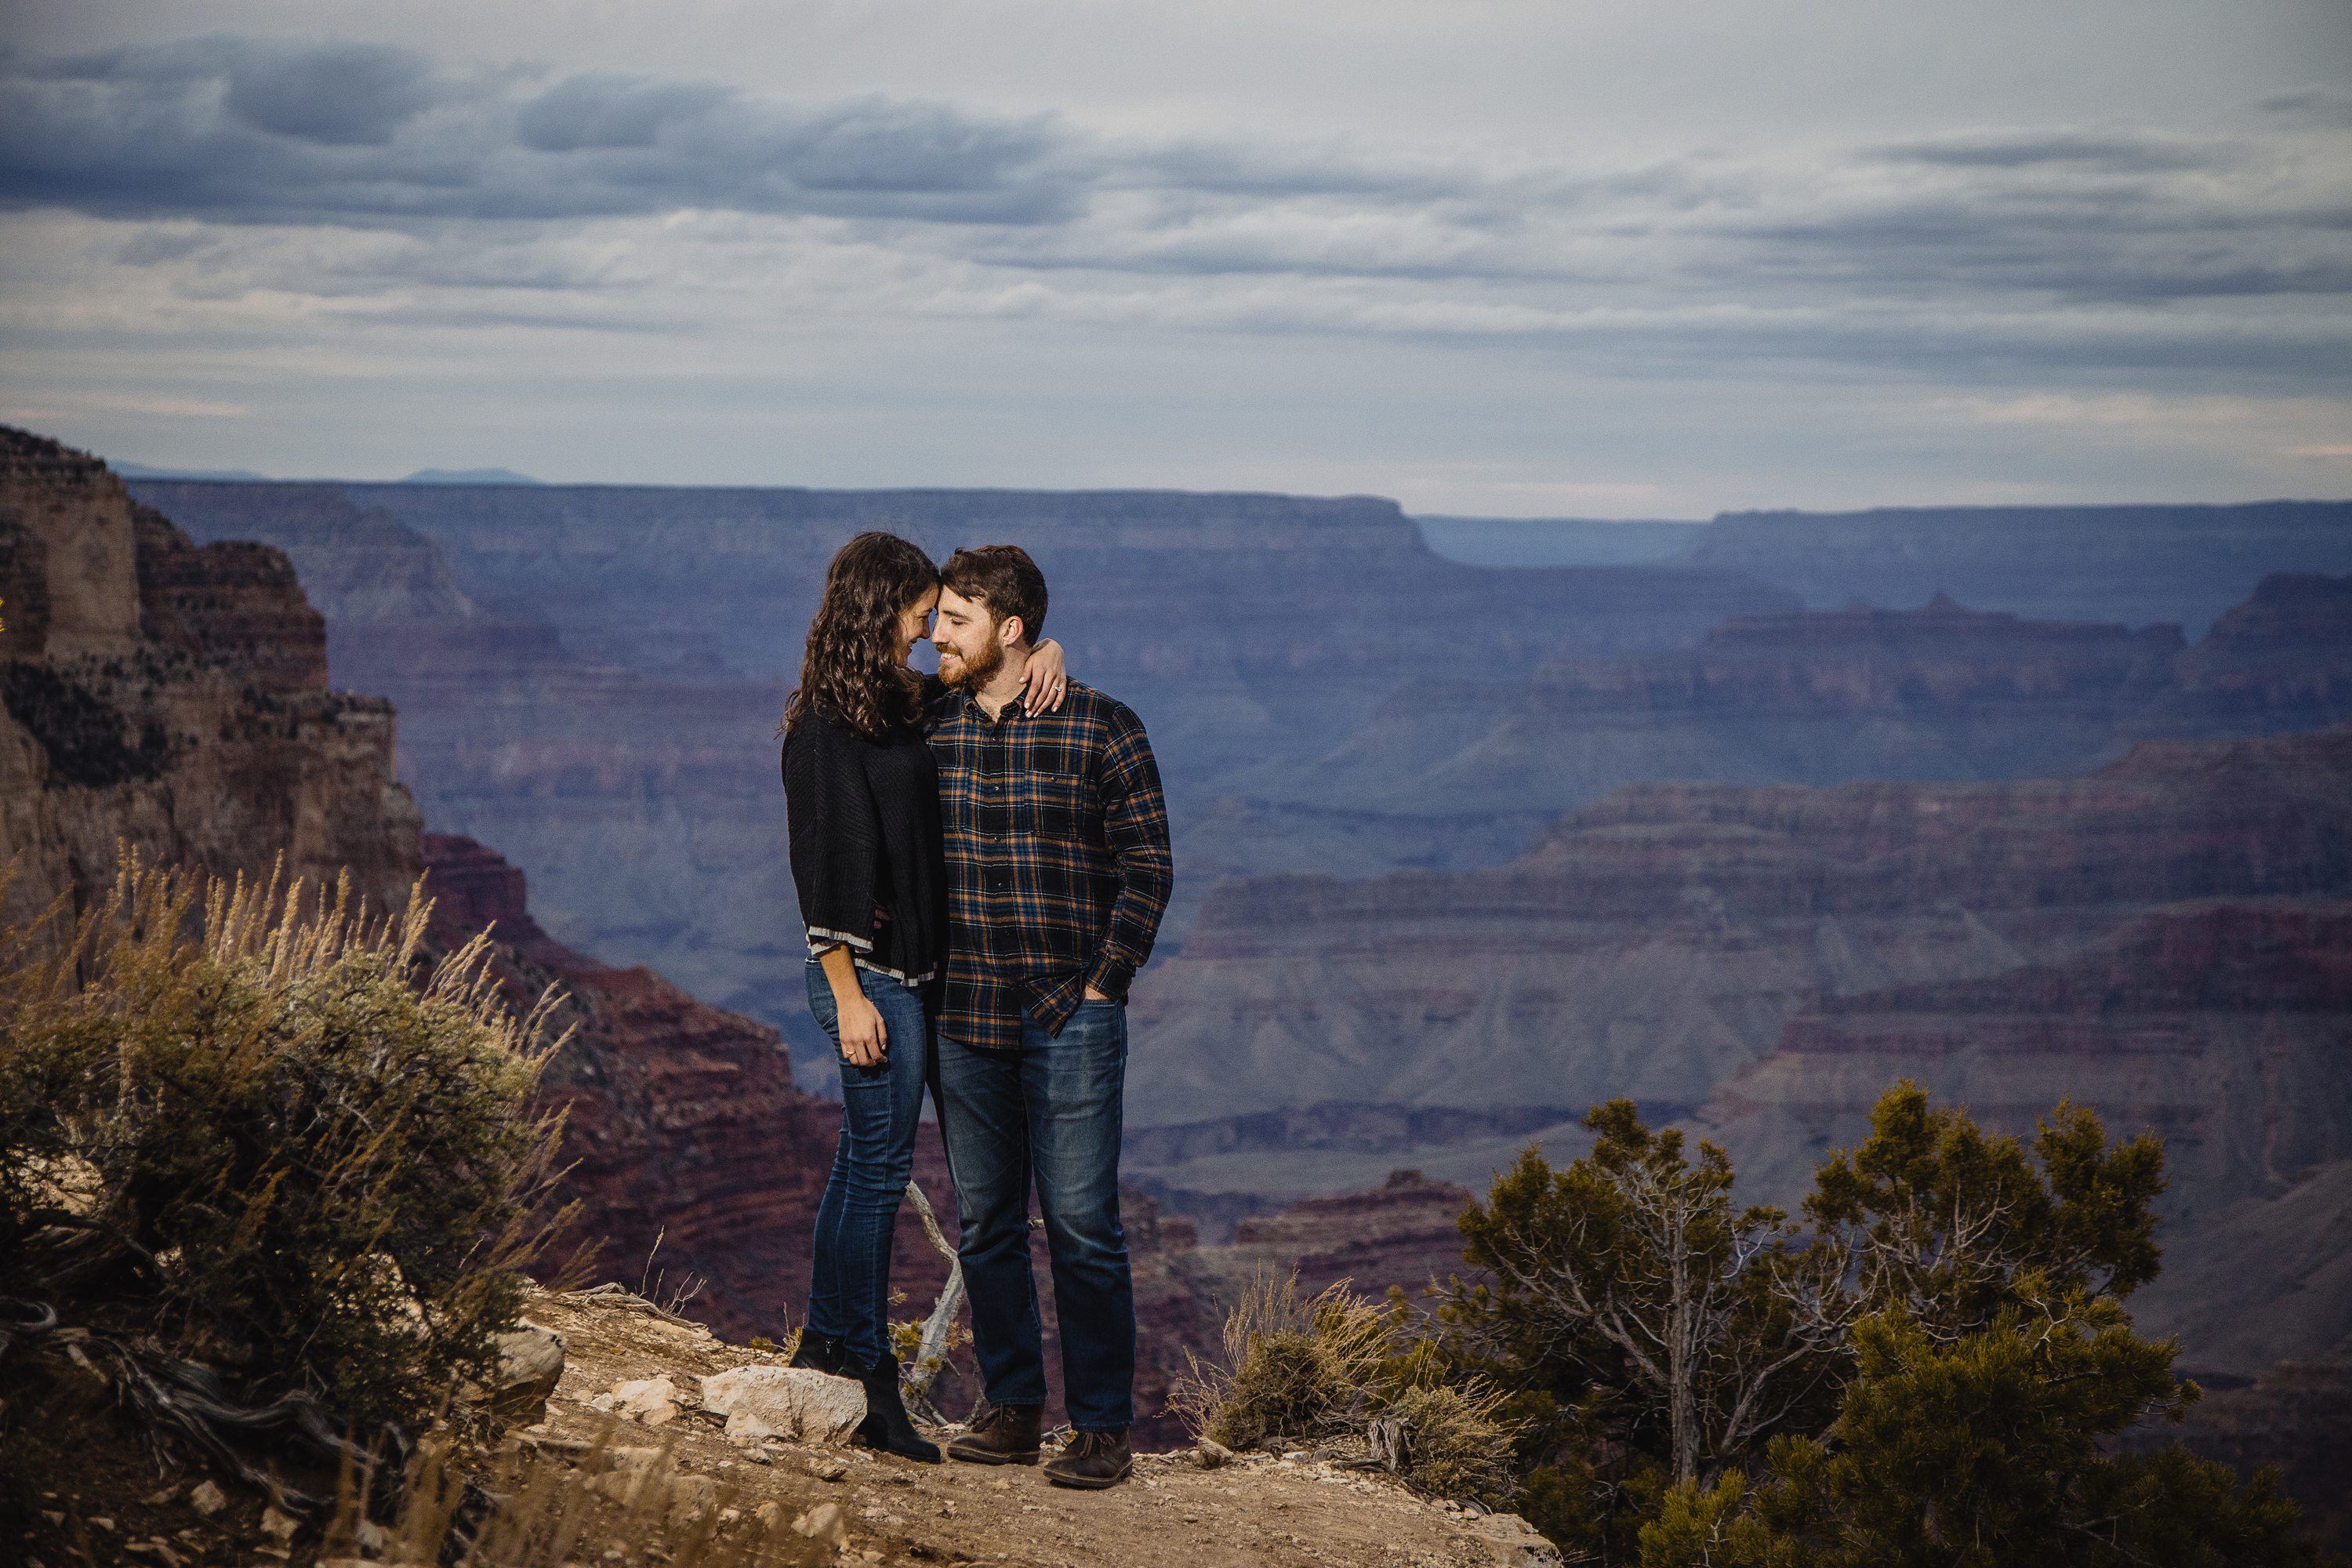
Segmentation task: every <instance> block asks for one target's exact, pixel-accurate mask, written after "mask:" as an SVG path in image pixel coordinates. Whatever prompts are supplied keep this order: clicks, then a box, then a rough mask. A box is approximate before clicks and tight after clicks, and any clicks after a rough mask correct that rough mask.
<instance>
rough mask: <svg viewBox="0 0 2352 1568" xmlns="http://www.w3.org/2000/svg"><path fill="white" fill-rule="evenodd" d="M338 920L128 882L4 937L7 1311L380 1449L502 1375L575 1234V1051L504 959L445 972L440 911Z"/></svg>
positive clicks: (137, 873)
mask: <svg viewBox="0 0 2352 1568" xmlns="http://www.w3.org/2000/svg"><path fill="white" fill-rule="evenodd" d="M321 903H322V901H321V900H317V899H306V898H305V896H304V892H303V889H301V887H300V885H299V884H297V885H296V886H295V887H294V888H292V889H289V890H284V891H282V892H281V890H280V889H279V888H278V884H277V881H276V879H272V880H271V882H270V883H269V884H268V886H266V887H247V886H245V885H243V884H242V883H238V884H236V885H234V886H231V885H224V884H222V883H220V882H213V883H211V884H209V885H206V884H205V883H204V882H202V881H201V880H200V879H196V878H194V877H192V876H188V875H184V874H180V873H175V872H171V871H160V870H155V869H151V868H143V867H142V866H140V865H139V864H138V863H137V862H136V861H135V860H126V861H125V862H124V864H123V865H122V867H121V869H120V872H119V875H118V878H117V881H116V884H115V887H114V890H113V892H112V894H111V895H110V897H109V898H108V899H106V900H103V901H102V903H100V905H99V906H98V907H96V908H94V909H92V910H89V912H88V913H87V914H86V915H84V916H83V917H81V918H80V919H79V920H78V921H74V920H68V919H67V918H66V916H65V914H64V913H63V911H62V910H52V911H51V912H50V915H49V916H48V917H47V919H46V920H45V921H43V922H41V923H40V924H38V925H36V926H34V927H32V928H28V929H25V930H16V931H8V932H6V933H5V934H4V935H0V1254H5V1255H6V1256H8V1257H9V1258H11V1259H12V1260H14V1261H13V1262H12V1267H11V1269H10V1271H9V1272H10V1277H9V1279H8V1281H7V1283H6V1284H5V1287H0V1289H5V1292H6V1293H7V1294H8V1295H10V1296H11V1297H14V1298H16V1299H18V1300H22V1301H26V1302H30V1303H33V1304H34V1306H35V1307H36V1308H43V1307H45V1308H47V1309H53V1310H55V1311H56V1312H57V1314H58V1318H59V1319H60V1320H61V1321H62V1322H63V1323H65V1324H67V1325H69V1326H79V1327H82V1328H86V1329H87V1330H89V1331H90V1332H91V1333H92V1334H95V1335H100V1336H104V1337H106V1339H107V1340H108V1342H112V1343H118V1344H121V1345H124V1346H131V1345H137V1346H140V1347H144V1349H143V1350H142V1352H141V1353H146V1352H152V1353H154V1354H157V1355H161V1356H163V1357H168V1358H176V1359H177V1360H178V1361H180V1362H185V1363H198V1364H199V1365H200V1366H201V1367H203V1368H205V1369H209V1370H208V1375H216V1376H217V1377H218V1379H219V1380H220V1385H221V1386H222V1387H223V1388H225V1389H226V1390H230V1391H233V1394H234V1396H235V1398H236V1400H238V1401H242V1402H244V1403H247V1404H248V1405H252V1404H260V1403H263V1402H266V1401H269V1400H272V1399H276V1398H278V1397H279V1396H280V1395H286V1394H307V1395H310V1396H312V1397H313V1398H315V1399H317V1400H318V1401H320V1403H321V1404H322V1405H324V1406H325V1408H326V1409H327V1411H329V1412H330V1413H331V1417H332V1419H333V1421H334V1422H335V1423H336V1424H337V1425H338V1426H341V1427H343V1428H344V1429H346V1430H351V1431H354V1432H360V1433H366V1432H370V1431H377V1430H381V1429H382V1428H383V1427H384V1426H386V1425H388V1424H413V1423H416V1422H420V1421H423V1420H425V1419H428V1418H431V1417H433V1416H434V1415H436V1412H440V1411H442V1410H443V1409H445V1408H446V1406H447V1405H448V1404H449V1402H450V1401H451V1399H452V1396H453V1394H455V1393H456V1392H457V1391H458V1390H460V1389H461V1388H463V1387H464V1386H465V1385H466V1384H468V1383H477V1384H479V1383H484V1382H487V1381H488V1378H489V1376H490V1375H491V1373H493V1372H494V1370H495V1367H496V1364H497V1357H498V1345H497V1336H498V1335H499V1333H500V1332H501V1331H505V1330H506V1329H508V1328H509V1327H511V1326H512V1324H513V1323H514V1321H515V1318H516V1315H517V1312H518V1309H519V1306H520V1299H521V1290H522V1288H523V1280H522V1272H521V1271H522V1268H523V1267H524V1266H525V1265H526V1264H527V1263H529V1262H530V1259H531V1258H533V1257H534V1256H535V1255H536V1253H537V1252H538V1251H539V1250H540V1248H541V1246H542V1245H543V1244H544V1242H545V1241H546V1240H547V1239H548V1238H549V1237H550V1236H551V1234H552V1232H553V1230H554V1229H555V1228H556V1227H558V1226H560V1225H561V1224H562V1221H563V1219H564V1218H565V1217H566V1216H565V1215H562V1214H560V1213H552V1212H551V1206H552V1205H551V1202H550V1199H549V1194H550V1191H551V1180H552V1177H551V1159H552V1157H553V1153H554V1150H555V1147H556V1142H557V1140H558V1137H559V1135H560V1132H561V1124H560V1119H558V1118H556V1117H551V1116H549V1115H546V1114H544V1113H542V1112H541V1111H540V1110H536V1109H534V1107H533V1103H532V1093H533V1089H534V1087H535V1086H536V1084H537V1081H538V1079H539V1075H540V1071H541V1066H542V1065H543V1063H544V1062H545V1061H546V1059H547V1057H548V1055H549V1054H550V1052H551V1051H552V1050H553V1049H554V1048H555V1044H552V1043H550V1042H549V1041H548V1040H547V1039H545V1038H544V1037H543V1036H544V1031H543V1028H542V1023H543V1020H544V1017H545V1016H546V1004H542V1005H541V1009H540V1010H538V1011H536V1012H534V1013H533V1014H531V1015H530V1016H528V1017H523V1018H518V1017H516V1016H513V1015H512V1013H511V1012H510V1011H509V1008H508V1007H507V1005H505V1003H504V1001H503V1000H502V998H501V997H500V995H499V993H498V991H497V989H496V987H495V984H494V983H493V981H492V978H491V976H490V973H489V971H488V954H487V950H486V947H485V945H484V944H483V943H482V942H479V941H477V942H474V943H473V944H471V945H469V946H467V947H466V948H464V949H462V950H461V951H459V952H455V953H452V954H449V955H448V956H447V957H446V958H445V959H443V960H442V961H441V962H440V963H438V964H437V965H432V966H430V968H429V973H425V965H424V960H423V958H422V956H421V953H420V948H421V946H422V943H423V941H424V937H425V921H426V918H427V913H428V906H426V905H425V903H424V902H423V901H422V900H421V897H416V896H412V900H411V903H410V906H409V908H408V909H407V910H406V911H405V912H404V914H402V915H400V916H398V917H395V918H392V919H388V920H371V919H369V918H367V916H366V913H365V911H364V910H363V909H356V908H354V907H353V903H352V898H351V895H350V889H349V887H348V884H347V883H346V885H344V886H343V887H341V888H339V889H338V890H337V892H336V894H335V896H334V897H333V898H332V900H325V901H323V907H321ZM420 977H421V978H422V982H423V983H422V984H419V983H418V981H419V979H420ZM556 1043H560V1042H556ZM32 1353H34V1352H32V1351H31V1350H29V1349H27V1348H26V1347H25V1346H23V1345H20V1346H19V1347H17V1348H16V1351H15V1352H14V1354H12V1356H11V1359H12V1360H17V1359H20V1358H22V1357H24V1356H26V1355H29V1354H32Z"/></svg>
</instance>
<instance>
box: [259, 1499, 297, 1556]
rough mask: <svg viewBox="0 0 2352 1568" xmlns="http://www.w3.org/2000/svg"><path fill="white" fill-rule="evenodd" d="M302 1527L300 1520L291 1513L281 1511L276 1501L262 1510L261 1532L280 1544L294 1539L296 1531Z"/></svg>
mask: <svg viewBox="0 0 2352 1568" xmlns="http://www.w3.org/2000/svg"><path fill="white" fill-rule="evenodd" d="M301 1528H302V1521H300V1520H299V1519H296V1518H295V1517H294V1516H293V1515H292V1514H290V1513H283V1512H280V1511H279V1510H278V1505H277V1504H276V1503H271V1504H270V1505H269V1506H268V1508H265V1509H263V1510H261V1533H262V1534H264V1535H266V1536H268V1537H269V1539H270V1540H272V1541H275V1542H278V1545H280V1546H283V1545H285V1544H286V1543H287V1542H289V1541H291V1540H293V1539H294V1532H295V1531H298V1530H299V1529H301Z"/></svg>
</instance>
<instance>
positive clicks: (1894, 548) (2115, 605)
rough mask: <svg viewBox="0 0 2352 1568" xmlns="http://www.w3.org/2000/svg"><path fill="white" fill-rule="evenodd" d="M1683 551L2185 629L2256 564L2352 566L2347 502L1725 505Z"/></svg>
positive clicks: (1876, 596)
mask: <svg viewBox="0 0 2352 1568" xmlns="http://www.w3.org/2000/svg"><path fill="white" fill-rule="evenodd" d="M1683 558H1684V559H1685V560H1687V561H1692V562H1697V563H1706V564H1708V565H1713V566H1721V567H1728V568H1731V569H1734V570H1738V571H1745V572H1753V573H1755V574H1757V575H1759V576H1761V577H1763V578H1765V579H1766V580H1767V581H1769V582H1774V583H1781V584H1787V585H1788V586H1790V587H1791V588H1794V589H1796V590H1798V591H1799V592H1800V593H1801V594H1803V595H1804V596H1805V602H1806V603H1808V604H1810V605H1820V606H1828V605H1843V604H1847V603H1850V602H1851V601H1853V600H1854V599H1856V598H1860V599H1862V600H1864V601H1865V602H1867V603H1870V604H1874V605H1916V604H1919V603H1921V602H1923V601H1925V600H1926V599H1927V598H1928V597H1929V596H1930V595H1935V594H1938V593H1943V594H1949V595H1952V596H1953V597H1954V598H1956V599H1958V600H1959V601H1960V602H1961V603H1963V604H1968V605H1984V606H1986V607H1987V608H1990V609H2000V610H2014V611H2016V612H2018V613H2020V614H2021V615H2028V616H2045V617H2048V618H2051V619H2054V620H2069V621H2108V620H2119V621H2127V622H2129V623H2130V624H2131V625H2133V626H2145V625H2147V624H2148V623H2150V622H2163V621H2171V622H2177V623H2179V624H2180V625H2182V626H2186V627H2187V628H2188V629H2189V632H2190V634H2191V635H2192V636H2193V635H2195V634H2197V633H2198V632H2199V631H2200V630H2201V629H2202V628H2203V627H2204V626H2205V625H2206V624H2207V623H2208V622H2210V621H2211V620H2212V619H2213V618H2214V617H2215V616H2219V615H2221V613H2222V612H2223V611H2225V610H2227V609H2228V608H2229V607H2230V606H2231V605H2234V604H2237V603H2238V602H2239V601H2240V600H2242V599H2243V598H2244V597H2245V596H2246V595H2247V594H2248V593H2249V592H2250V591H2252V588H2253V586H2254V584H2255V583H2256V582H2257V581H2258V580H2259V579H2260V578H2261V577H2262V576H2263V574H2266V573H2271V572H2281V571H2294V572H2321V573H2328V574H2343V573H2346V572H2352V501H2340V500H2338V501H2259V502H2255V503H2253V504H2252V505H2245V506H2088V507H1885V508H1880V509H1877V510H1871V511H1856V512H1801V511H1746V512H1726V513H1724V514H1723V515H1721V516H1719V517H1717V519H1716V520H1715V521H1713V522H1712V523H1710V524H1708V525H1707V528H1706V531H1705V532H1703V533H1702V534H1700V535H1699V536H1698V538H1697V539H1696V541H1694V542H1692V544H1691V545H1690V546H1689V547H1688V548H1687V549H1686V550H1685V552H1684V556H1683Z"/></svg>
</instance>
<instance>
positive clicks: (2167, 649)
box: [1259, 575, 2352, 820]
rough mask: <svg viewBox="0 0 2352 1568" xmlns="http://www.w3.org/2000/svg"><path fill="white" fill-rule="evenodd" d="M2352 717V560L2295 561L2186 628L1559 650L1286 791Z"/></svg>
mask: <svg viewBox="0 0 2352 1568" xmlns="http://www.w3.org/2000/svg"><path fill="white" fill-rule="evenodd" d="M2347 719H2352V577H2345V578H2330V577H2313V576H2302V577H2296V576H2285V575H2278V576H2273V577H2270V578H2266V579H2264V580H2263V583H2261V584H2258V585H2257V587H2256V590H2255V593H2254V596H2253V597H2252V599H2251V600H2249V601H2248V602H2247V603H2246V604H2244V605H2239V606H2237V607H2236V608H2234V609H2232V610H2231V611H2230V612H2229V613H2228V614H2227V615H2225V616H2223V617H2222V618H2221V620H2220V621H2218V622H2216V623H2215V625H2214V626H2213V628H2212V630H2211V631H2210V634H2209V635H2208V636H2207V637H2204V638H2203V639H2202V640H2201V641H2200V642H2199V643H2198V644H2197V645H2195V646H2194V647H2190V646H2189V645H2188V644H2187V643H2186V642H2185V641H2184V640H2183V638H2182V637H2181V635H2180V632H2179V628H2178V627H2175V626H2149V627H2146V628H2144V629H2141V630H2138V631H2134V630H2131V629H2129V628H2127V627H2126V626H2119V625H2113V624H2104V625H2103V624H2094V623H2074V622H2056V621H2033V620H2027V619H2023V618H2021V617H2020V616H2014V615H2010V614H2005V613H1991V612H1985V611H1978V610H1970V609H1964V608H1962V607H1961V606H1959V605H1956V604H1954V603H1952V602H1951V601H1950V600H1949V599H1948V598H1944V597H1942V596H1938V597H1937V599H1935V600H1934V601H1932V602H1930V603H1929V604H1928V605H1926V606H1925V607H1923V608H1921V609H1917V610H1906V611H1895V610H1873V609H1847V610H1822V611H1809V612H1805V613H1801V614H1796V615H1782V616H1741V617H1738V618H1736V619H1734V620H1731V621H1729V622H1727V623H1726V624H1725V625H1723V626H1719V627H1717V628H1716V629H1715V630H1713V631H1711V632H1710V633H1708V635H1707V636H1706V638H1705V640H1704V641H1702V642H1701V643H1700V644H1699V645H1698V646H1697V647H1694V648H1690V649H1686V650H1672V651H1666V652H1653V653H1645V654H1632V655H1627V654H1619V655H1611V656H1594V655H1579V656H1574V657H1568V658H1559V659H1555V660H1553V661H1551V662H1550V663H1549V664H1548V665H1547V666H1546V667H1545V668H1542V669H1540V670H1538V672H1537V673H1536V674H1535V676H1534V677H1532V678H1531V679H1528V680H1525V681H1519V682H1494V681H1476V682H1467V683H1458V684H1452V685H1445V686H1433V687H1431V688H1428V689H1422V690H1417V691H1415V692H1413V693H1412V694H1411V696H1410V697H1409V698H1406V699H1400V700H1395V701H1392V702H1391V703H1390V704H1389V705H1388V706H1386V707H1385V708H1383V709H1382V710H1381V712H1380V713H1379V714H1378V715H1376V716H1375V718H1374V719H1373V721H1371V722H1370V724H1369V725H1367V726H1366V727H1365V729H1364V730H1363V731H1360V733H1359V734H1358V735H1356V736H1355V737H1354V738H1353V739H1351V740H1350V741H1349V742H1348V743H1347V744H1346V745H1344V746H1342V747H1340V748H1339V750H1338V751H1336V752H1333V753H1332V754H1331V755H1329V756H1328V757H1325V758H1322V759H1318V761H1317V762H1316V763H1315V764H1314V765H1312V766H1311V767H1295V768H1291V769H1287V770H1274V771H1269V772H1270V776H1265V777H1264V778H1262V779H1261V782H1260V784H1259V788H1260V792H1261V795H1262V798H1264V799H1265V800H1266V801H1268V802H1281V803H1291V804H1295V805H1310V806H1315V805H1319V806H1321V807H1323V808H1326V809H1329V808H1334V807H1337V806H1339V805H1342V804H1346V805H1353V806H1355V807H1356V808H1358V809H1370V810H1381V811H1387V812H1391V813H1396V814H1400V815H1418V816H1423V817H1425V818H1429V819H1432V820H1444V819H1447V818H1455V819H1463V818H1478V817H1488V818H1492V817H1497V816H1508V815H1511V814H1520V815H1531V816H1543V817H1545V818H1547V819H1548V818H1549V816H1556V815H1558V814H1559V813H1560V812H1564V811H1570V810H1573V809H1575V808H1577V807H1579V806H1581V805H1587V804H1589V803H1590V802H1591V801H1594V800H1597V799H1599V798H1600V797H1601V795H1605V794H1607V793H1608V792H1609V791H1610V790H1612V789H1616V788H1619V787H1622V786H1623V785H1626V784H1640V783H1643V782H1645V781H1648V780H1652V779H1661V778H1685V779H1707V780H1714V781H1719V782H1722V783H1727V784H1841V783H1844V782H1846V781H1848V780H1853V779H1882V780H1903V779H1939V780H1940V779H2011V778H2032V777H2036V776H2047V775H2052V774H2057V773H2079V772H2082V771H2084V770H2086V769H2089V768H2092V767H2095V766H2097V765H2099V764H2100V763H2105V762H2109V761H2112V760H2114V759H2115V758H2116V757H2118V756H2121V755H2122V754H2123V753H2124V752H2126V750H2128V749H2129V748H2130V746H2131V745H2132V744H2133V743H2134V742H2138V741H2141V740H2147V739H2151V738H2157V737H2172V738H2183V737H2217V736H2224V735H2244V734H2263V733H2274V732H2280V731H2295V730H2309V729H2318V728H2324V727H2326V725H2329V724H2332V723H2339V722H2342V721H2346V720H2347Z"/></svg>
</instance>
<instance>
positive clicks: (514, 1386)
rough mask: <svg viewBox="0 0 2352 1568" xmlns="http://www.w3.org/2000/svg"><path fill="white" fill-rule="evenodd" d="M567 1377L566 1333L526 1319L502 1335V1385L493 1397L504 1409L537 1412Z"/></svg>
mask: <svg viewBox="0 0 2352 1568" xmlns="http://www.w3.org/2000/svg"><path fill="white" fill-rule="evenodd" d="M562 1379H563V1336H562V1334H559V1333H557V1332H556V1331H554V1330H553V1329H550V1328H542V1327H541V1325H539V1324H537V1323H534V1322H532V1321H530V1320H529V1319H525V1320H524V1321H521V1322H519V1323H517V1324H516V1325H515V1326H514V1327H513V1328H512V1329H510V1330H509V1331H507V1332H505V1333H503V1334H500V1335H499V1385H498V1387H497V1389H496V1390H494V1391H493V1393H492V1395H491V1397H492V1399H493V1401H494V1402H495V1403H496V1405H498V1406H499V1408H500V1409H502V1410H506V1411H509V1412H511V1413H513V1414H515V1415H535V1414H537V1413H538V1411H539V1409H540V1407H541V1406H542V1405H545V1404H546V1403H547V1396H548V1395H549V1394H553V1393H554V1392H555V1385H556V1384H558V1383H560V1382H562Z"/></svg>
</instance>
